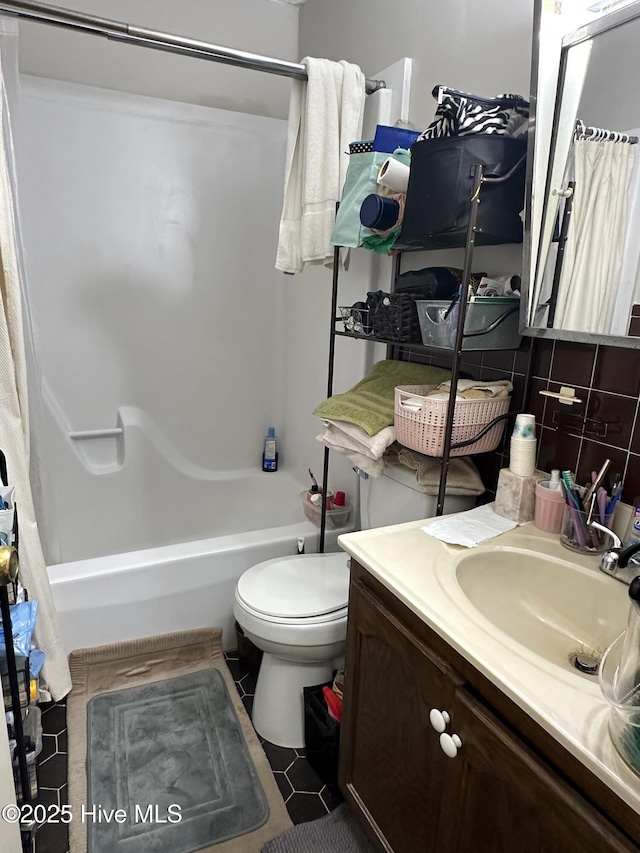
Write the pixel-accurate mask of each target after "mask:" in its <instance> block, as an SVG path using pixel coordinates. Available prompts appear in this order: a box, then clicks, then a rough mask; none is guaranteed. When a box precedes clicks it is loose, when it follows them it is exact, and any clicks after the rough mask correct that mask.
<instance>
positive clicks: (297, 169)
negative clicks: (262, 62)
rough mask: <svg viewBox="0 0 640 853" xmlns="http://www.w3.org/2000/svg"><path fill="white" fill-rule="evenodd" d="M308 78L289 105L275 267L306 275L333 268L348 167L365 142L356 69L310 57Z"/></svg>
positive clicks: (360, 77)
mask: <svg viewBox="0 0 640 853" xmlns="http://www.w3.org/2000/svg"><path fill="white" fill-rule="evenodd" d="M302 64H303V65H305V66H306V68H307V75H308V80H306V81H304V80H294V81H293V88H292V91H291V99H290V101H289V128H288V136H287V159H286V165H285V183H284V202H283V207H282V217H281V220H280V237H279V241H278V253H277V257H276V269H279V270H282V272H287V273H296V272H302V269H303V268H304V266H305V264H329V265H330V264H331V263H332V261H333V246H332V245H331V232H332V230H333V224H334V220H335V213H336V202H338V201H340V196H341V194H342V187H343V185H344V179H345V177H346V174H347V167H348V165H349V153H348V152H349V143H350V142H353V141H354V140H356V139H359V138H360V134H361V132H362V116H363V113H364V102H365V97H366V90H365V76H364V74H363V73H362V71H361V70H360V68H359V67H358V66H357V65H353V64H352V63H350V62H345V60H341V61H340V62H333V61H331V60H329V59H314V58H312V57H305V58H304V59H303V60H302Z"/></svg>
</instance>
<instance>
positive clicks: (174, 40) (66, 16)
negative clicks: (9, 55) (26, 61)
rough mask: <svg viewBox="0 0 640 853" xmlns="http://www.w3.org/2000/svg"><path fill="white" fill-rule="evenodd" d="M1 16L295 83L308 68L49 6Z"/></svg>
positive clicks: (8, 5) (373, 87)
mask: <svg viewBox="0 0 640 853" xmlns="http://www.w3.org/2000/svg"><path fill="white" fill-rule="evenodd" d="M0 13H4V14H7V15H13V16H15V17H18V18H25V19H27V20H29V21H37V22H38V23H41V24H51V25H52V26H56V27H65V28H66V29H71V30H79V31H80V32H84V33H90V34H92V35H96V36H104V37H105V38H108V39H112V40H114V41H122V42H127V43H129V44H137V45H141V46H143V47H151V48H154V49H155V50H164V51H167V52H169V53H179V54H182V55H183V56H193V57H196V58H199V59H209V60H211V61H212V62H222V63H224V64H226V65H237V66H239V67H240V68H251V69H252V70H254V71H265V72H266V73H267V74H279V75H281V76H283V77H293V78H295V79H296V80H306V79H307V69H306V68H305V66H304V65H302V63H298V62H287V61H286V60H283V59H273V58H271V57H269V56H261V55H260V54H259V53H247V52H246V51H244V50H235V49H234V48H231V47H222V46H221V45H217V44H210V43H209V42H206V41H198V40H196V39H190V38H185V37H183V36H175V35H172V34H171V33H165V32H161V31H160V30H149V29H146V28H145V27H134V26H132V25H131V24H126V23H124V22H123V21H113V20H110V19H109V18H98V17H96V16H95V15H86V14H84V13H83V12H76V11H75V10H73V9H63V8H60V7H58V6H49V5H47V4H45V3H29V2H21V0H14V2H0ZM384 88H385V82H384V80H367V81H366V91H367V94H368V95H370V94H371V93H372V92H377V91H378V89H384Z"/></svg>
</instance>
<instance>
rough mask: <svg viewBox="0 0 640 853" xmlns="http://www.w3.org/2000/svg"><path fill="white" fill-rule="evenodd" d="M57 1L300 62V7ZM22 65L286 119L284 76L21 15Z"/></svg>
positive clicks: (259, 1)
mask: <svg viewBox="0 0 640 853" xmlns="http://www.w3.org/2000/svg"><path fill="white" fill-rule="evenodd" d="M57 5H60V6H64V7H66V8H68V9H74V10H76V11H80V12H84V13H86V14H91V15H97V16H100V17H104V18H110V19H113V20H118V21H123V22H126V23H128V24H132V25H135V26H139V27H146V28H148V29H154V30H163V31H166V32H170V33H173V34H175V35H180V36H186V37H189V38H193V39H198V40H200V41H207V42H212V43H214V44H218V45H221V46H223V47H231V48H234V49H236V50H244V51H248V52H251V53H260V54H263V55H266V56H272V57H274V58H276V59H284V60H288V61H291V62H298V60H299V57H298V8H297V7H295V6H290V5H287V4H283V3H274V2H271V0H181V2H168V0H164V2H158V0H64V2H60V3H59V4H57ZM20 70H21V71H22V72H23V73H24V74H33V75H36V76H39V77H52V78H54V79H57V80H66V81H68V82H71V83H84V84H87V85H90V86H101V87H103V88H106V89H116V90H118V91H121V92H132V93H136V94H140V95H151V96H153V97H157V98H167V99H171V100H176V101H186V102H188V103H192V104H201V105H204V106H212V107H220V108H222V109H229V110H238V111H239V112H247V113H253V114H255V115H265V116H274V117H276V118H286V117H287V111H288V103H289V83H288V81H287V79H286V78H282V77H276V76H274V75H271V74H264V73H258V72H255V71H250V70H247V69H243V68H233V67H231V66H226V65H220V64H219V63H213V62H206V61H203V60H202V59H192V58H189V57H180V56H176V55H174V54H169V53H163V52H160V51H156V50H150V49H147V48H143V47H137V46H133V45H126V44H119V43H117V42H114V41H107V40H106V39H103V38H98V37H97V36H93V35H85V34H82V33H78V32H71V31H67V30H64V29H59V28H57V27H52V26H45V25H43V24H37V23H32V22H29V21H21V22H20Z"/></svg>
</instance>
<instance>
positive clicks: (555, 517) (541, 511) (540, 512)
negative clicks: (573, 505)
mask: <svg viewBox="0 0 640 853" xmlns="http://www.w3.org/2000/svg"><path fill="white" fill-rule="evenodd" d="M565 506H566V501H565V499H564V495H563V493H562V490H561V489H547V488H546V487H545V486H544V485H543V484H542V483H536V509H535V517H534V520H533V523H534V524H535V526H536V527H537V528H538V530H544V531H545V532H546V533H562V520H563V517H564V509H565Z"/></svg>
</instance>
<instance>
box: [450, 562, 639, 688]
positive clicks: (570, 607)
mask: <svg viewBox="0 0 640 853" xmlns="http://www.w3.org/2000/svg"><path fill="white" fill-rule="evenodd" d="M456 577H457V580H458V583H459V585H460V587H461V588H462V591H463V592H464V594H465V595H466V596H467V598H468V599H469V601H470V602H471V603H472V604H473V605H474V607H476V608H477V609H478V610H479V611H480V612H481V613H482V614H483V616H485V617H486V618H487V619H488V620H489V621H490V622H492V623H493V625H495V626H496V627H497V628H499V629H500V630H501V631H504V633H505V634H508V635H509V637H511V638H512V639H513V640H516V641H517V642H518V643H521V644H522V645H523V646H526V647H527V648H528V649H530V650H531V651H532V652H535V653H536V654H538V655H540V656H541V657H543V658H544V659H545V660H547V661H549V662H550V663H553V664H555V665H558V666H561V667H563V668H564V669H570V670H571V671H572V672H575V673H578V670H577V669H576V668H575V656H576V655H581V654H587V655H589V656H591V657H593V658H595V659H596V660H598V661H599V660H600V658H601V657H602V655H603V653H604V651H605V649H606V648H607V646H609V645H610V643H612V642H613V640H614V639H615V638H616V637H617V636H618V635H619V634H620V633H621V632H622V631H623V630H624V629H625V627H626V623H627V614H628V610H629V597H628V587H627V586H626V585H625V584H622V583H620V582H619V581H616V580H614V579H612V578H610V577H607V576H606V575H604V574H602V573H601V572H599V571H598V570H597V569H594V570H590V569H585V568H582V567H581V566H578V565H574V564H572V563H569V562H568V561H565V560H555V559H553V558H551V557H547V556H545V555H541V554H535V553H532V552H529V551H524V550H518V549H499V550H495V551H491V552H488V551H487V552H475V553H471V554H469V555H467V556H464V557H463V558H462V559H461V560H460V561H459V563H458V565H457V568H456ZM581 674H582V673H581ZM589 677H592V676H589Z"/></svg>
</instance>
